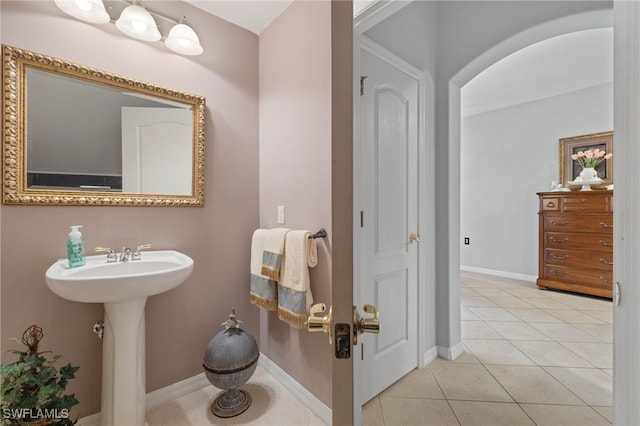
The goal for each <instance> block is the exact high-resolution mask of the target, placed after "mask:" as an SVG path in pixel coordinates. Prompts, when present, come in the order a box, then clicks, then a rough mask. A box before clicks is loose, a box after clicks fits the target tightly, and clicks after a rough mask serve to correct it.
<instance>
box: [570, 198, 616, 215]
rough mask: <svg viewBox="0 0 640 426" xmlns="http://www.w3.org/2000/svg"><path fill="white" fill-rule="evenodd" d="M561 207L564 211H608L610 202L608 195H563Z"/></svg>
mask: <svg viewBox="0 0 640 426" xmlns="http://www.w3.org/2000/svg"><path fill="white" fill-rule="evenodd" d="M562 204H563V209H564V211H565V212H608V211H611V209H610V204H611V203H610V202H609V197H608V196H601V197H597V196H596V197H594V196H583V197H581V196H578V197H563V198H562Z"/></svg>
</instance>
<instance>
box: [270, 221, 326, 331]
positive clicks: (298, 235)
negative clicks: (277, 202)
mask: <svg viewBox="0 0 640 426" xmlns="http://www.w3.org/2000/svg"><path fill="white" fill-rule="evenodd" d="M310 236H311V232H309V231H289V232H288V233H287V234H286V242H285V246H284V259H283V261H282V267H281V280H280V281H279V282H278V318H280V319H281V320H283V321H285V322H286V323H288V324H290V325H292V326H293V327H296V328H304V326H305V322H306V320H307V318H308V316H309V308H310V307H311V305H312V304H313V295H312V294H311V282H310V280H309V268H310V267H311V268H313V267H314V266H316V265H317V264H318V249H317V245H316V240H315V239H313V238H309V237H310Z"/></svg>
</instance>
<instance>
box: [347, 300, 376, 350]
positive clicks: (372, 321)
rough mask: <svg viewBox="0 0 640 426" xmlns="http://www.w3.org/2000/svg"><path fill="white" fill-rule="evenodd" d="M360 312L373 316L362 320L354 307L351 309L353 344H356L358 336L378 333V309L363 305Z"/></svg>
mask: <svg viewBox="0 0 640 426" xmlns="http://www.w3.org/2000/svg"><path fill="white" fill-rule="evenodd" d="M362 310H363V311H365V312H366V313H368V314H373V317H371V318H363V317H362V316H360V313H359V312H358V308H357V307H356V306H354V307H353V344H354V345H357V344H358V334H362V333H374V334H378V333H380V320H379V319H378V309H377V308H376V307H375V306H373V305H363V306H362Z"/></svg>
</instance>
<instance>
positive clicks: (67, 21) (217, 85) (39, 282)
mask: <svg viewBox="0 0 640 426" xmlns="http://www.w3.org/2000/svg"><path fill="white" fill-rule="evenodd" d="M145 5H146V7H147V8H148V9H150V10H153V11H157V12H159V13H163V14H166V15H168V16H173V17H179V16H181V15H182V14H185V15H187V16H188V18H189V23H190V24H191V25H192V26H193V27H194V28H195V29H196V31H197V32H198V34H199V36H200V39H201V41H202V43H203V45H204V49H205V54H204V55H202V56H200V57H196V58H188V57H183V56H179V55H176V54H173V53H171V52H170V51H168V50H167V49H166V48H165V47H164V45H163V44H161V43H159V42H157V43H144V42H139V41H136V40H133V39H131V38H129V37H126V36H123V35H121V34H120V33H119V32H118V30H117V29H116V28H115V26H114V25H111V24H106V25H103V26H94V25H90V24H86V23H83V22H80V21H77V20H75V19H73V18H71V17H67V16H66V15H64V14H63V13H62V12H61V11H59V10H58V9H57V7H56V6H55V5H54V3H53V2H52V1H26V2H25V1H15V2H12V1H4V0H3V1H2V2H0V16H1V20H0V24H1V25H0V26H1V32H0V40H1V41H2V43H4V44H8V45H12V46H15V47H19V48H24V49H29V50H33V51H36V52H40V53H45V54H49V55H51V56H55V57H60V58H64V59H67V60H70V61H73V62H78V63H81V64H83V65H88V66H91V67H94V68H99V69H103V70H107V71H110V72H114V73H118V74H122V75H125V76H129V77H132V78H136V79H140V80H145V81H149V82H151V83H155V84H159V85H163V86H166V87H170V88H174V89H177V90H181V91H186V92H191V93H196V94H199V95H203V96H205V97H206V98H207V120H206V132H207V139H206V140H207V152H206V156H207V157H206V161H207V169H206V206H205V207H204V208H175V207H174V208H160V207H155V208H152V207H147V208H138V207H56V206H46V207H45V206H2V207H1V208H0V209H1V215H0V218H1V221H0V227H1V229H2V235H1V237H0V238H1V241H0V242H1V250H2V259H1V262H0V270H1V281H0V282H1V298H2V304H1V311H0V312H1V322H2V326H1V332H2V337H1V342H0V344H1V345H2V348H1V352H2V362H10V361H12V360H13V357H12V356H11V355H10V354H7V353H6V351H7V350H8V349H11V348H17V347H18V346H17V345H15V344H14V343H11V342H9V341H8V339H9V338H10V337H19V336H20V335H21V333H22V331H23V330H24V329H25V328H26V327H27V326H29V325H30V324H32V323H37V324H39V325H40V326H42V327H43V328H44V330H45V333H46V336H45V339H44V341H43V343H42V348H43V349H50V350H52V351H53V352H55V353H60V354H63V355H64V359H63V361H69V362H71V363H73V364H76V365H79V366H80V370H79V371H78V375H77V378H76V379H75V380H73V381H72V382H71V384H70V386H69V390H70V391H72V392H75V393H76V397H77V398H78V399H79V400H80V405H79V407H78V409H77V410H76V414H79V415H80V416H81V417H82V416H86V415H89V414H92V413H95V412H97V411H99V409H100V370H101V350H102V342H101V341H100V340H99V339H98V338H97V337H96V336H95V334H93V332H92V331H91V326H92V325H93V323H94V322H95V321H98V320H100V319H102V317H103V308H102V306H101V305H97V304H81V303H73V302H68V301H65V300H63V299H61V298H59V297H57V296H55V295H54V294H53V293H51V292H50V291H49V290H48V289H47V287H46V284H45V281H44V274H45V271H46V269H47V267H48V266H49V265H50V264H51V263H53V262H54V261H55V260H56V259H57V258H59V257H64V256H65V239H66V237H67V233H68V226H69V225H74V224H82V225H84V228H83V233H84V236H85V243H86V246H87V248H88V249H90V248H92V247H95V246H97V245H106V246H113V247H121V246H122V245H127V246H133V245H136V244H140V243H151V244H152V245H153V247H154V248H156V249H163V248H173V249H177V250H180V251H182V252H184V253H186V254H188V255H189V256H191V257H193V259H194V260H195V269H194V272H193V274H192V275H191V277H190V278H189V280H188V281H187V282H185V283H184V284H183V285H182V286H180V287H178V288H177V289H175V290H173V291H170V292H168V293H165V294H162V295H158V296H154V297H152V298H150V299H149V301H148V303H147V308H146V319H147V391H152V390H155V389H158V388H160V387H163V386H167V385H170V384H172V383H175V382H178V381H180V380H183V379H185V378H188V377H191V376H194V375H196V374H199V373H200V372H201V371H202V366H201V364H202V355H203V353H204V350H205V349H206V345H207V343H208V342H209V340H210V339H211V338H212V337H213V336H214V335H215V334H216V333H218V332H219V331H220V329H221V327H220V323H221V322H222V321H224V320H225V319H226V318H227V315H228V313H229V311H230V309H231V307H235V308H237V310H238V315H239V316H240V318H241V319H242V320H243V321H244V328H245V329H246V330H248V331H250V332H251V333H253V334H254V335H256V336H257V335H258V333H259V328H258V321H259V315H258V310H257V309H256V308H255V307H254V306H253V305H251V304H250V303H249V302H248V273H249V248H250V240H251V233H252V232H253V230H254V229H255V228H257V227H258V225H259V206H258V38H257V36H256V35H255V34H252V33H250V32H248V31H245V30H242V29H240V28H238V27H236V26H234V25H231V24H229V23H227V22H225V21H223V20H220V19H217V18H215V17H213V16H210V15H207V14H204V13H202V12H200V11H199V10H198V9H195V8H193V7H191V6H188V5H187V4H185V3H180V2H172V1H170V2H167V1H149V0H148V1H146V2H145ZM70 125H71V124H70ZM310 133H316V129H311V131H310ZM326 167H328V165H326ZM290 205H291V204H290ZM309 208H310V207H305V209H309ZM323 208H326V209H328V208H330V206H328V205H326V206H323ZM326 216H327V217H328V215H326ZM290 217H292V218H293V217H294V216H290ZM324 217H325V215H323V216H320V218H319V219H318V220H313V221H311V222H310V223H308V222H306V221H305V222H304V225H307V226H310V227H315V226H317V225H319V224H322V225H325V223H322V222H323V219H322V218H324ZM296 226H303V223H302V222H300V223H298V224H296ZM321 262H322V263H321V267H320V269H321V272H320V276H324V275H326V273H325V272H322V271H324V270H325V268H327V266H326V265H327V261H326V253H322V257H321ZM323 274H324V275H323ZM320 293H321V292H320ZM286 331H287V330H283V332H286ZM323 337H324V336H323ZM277 338H278V339H279V338H282V336H278V337H277ZM304 338H308V336H304ZM314 339H315V337H314ZM317 340H318V341H322V343H324V340H325V339H324V338H322V339H319V338H318V339H317ZM295 344H297V343H295ZM295 344H292V345H293V346H295ZM325 345H326V344H325ZM325 345H323V346H322V349H325V350H326V351H328V345H326V348H325ZM318 346H320V345H319V344H318ZM309 361H311V362H315V363H316V365H319V366H322V365H323V362H324V363H326V361H324V359H322V360H321V361H317V360H316V361H314V358H313V357H311V358H310V360H309ZM305 362H306V361H305ZM315 368H317V367H315ZM306 384H307V383H305V385H306Z"/></svg>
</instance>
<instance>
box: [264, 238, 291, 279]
mask: <svg viewBox="0 0 640 426" xmlns="http://www.w3.org/2000/svg"><path fill="white" fill-rule="evenodd" d="M288 232H289V229H288V228H274V229H270V230H269V231H268V233H267V236H266V238H265V240H264V251H263V253H262V268H261V273H262V275H263V276H265V277H267V278H269V279H272V280H274V281H279V280H280V268H281V266H282V255H283V254H284V244H285V238H286V236H287V233H288Z"/></svg>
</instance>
